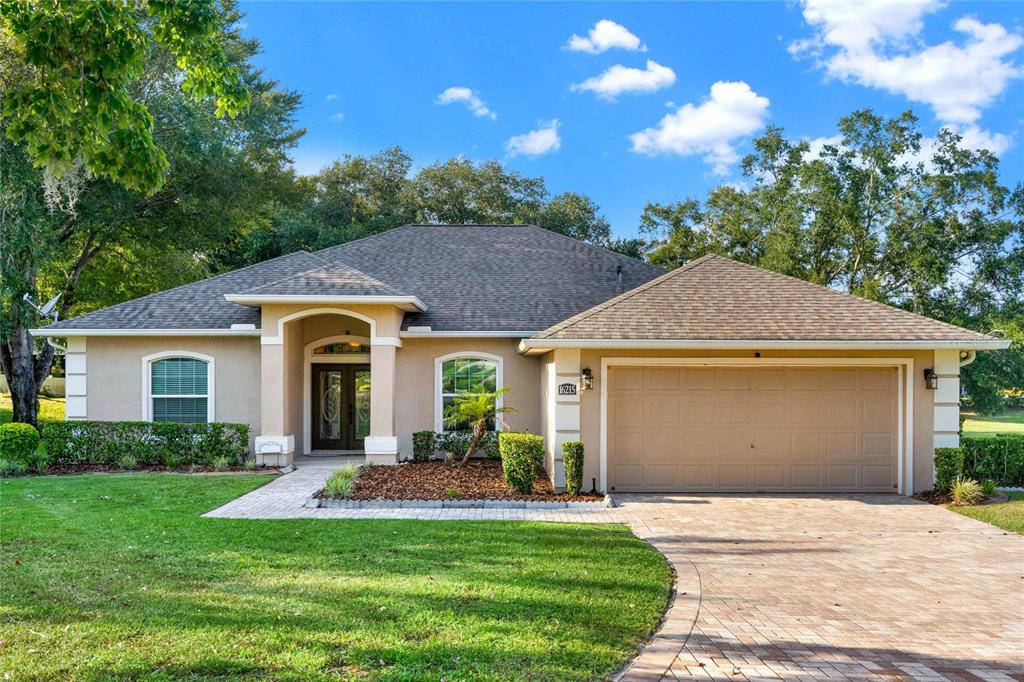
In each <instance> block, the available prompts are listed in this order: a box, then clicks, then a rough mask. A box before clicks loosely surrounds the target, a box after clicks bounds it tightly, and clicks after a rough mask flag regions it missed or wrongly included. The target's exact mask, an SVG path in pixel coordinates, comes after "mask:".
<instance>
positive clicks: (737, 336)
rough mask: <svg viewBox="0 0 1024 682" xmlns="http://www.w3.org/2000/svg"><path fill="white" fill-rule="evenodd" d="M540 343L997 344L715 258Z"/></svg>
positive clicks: (555, 330) (580, 318)
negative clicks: (590, 341) (779, 342)
mask: <svg viewBox="0 0 1024 682" xmlns="http://www.w3.org/2000/svg"><path fill="white" fill-rule="evenodd" d="M534 339H536V340H545V339H547V340H553V339H560V340H569V339H573V340H582V339H608V340H664V341H670V340H671V341H680V340H686V341H729V342H735V341H797V342H800V341H808V342H810V341H826V342H849V341H855V342H884V341H901V342H906V341H920V342H965V343H968V344H970V343H978V342H983V343H991V342H996V341H997V340H996V339H993V338H992V337H989V336H986V335H984V334H980V333H978V332H975V331H970V330H967V329H962V328H960V327H956V326H954V325H951V324H947V323H945V322H939V321H937V320H933V319H930V318H927V317H923V316H921V315H917V314H914V313H911V312H908V311H906V310H901V309H899V308H894V307H892V306H888V305H885V304H883V303H878V302H875V301H869V300H867V299H864V298H860V297H857V296H853V295H851V294H845V293H841V292H838V291H834V290H832V289H829V288H827V287H823V286H820V285H817V284H812V283H810V282H806V281H803V280H800V279H796V278H794V277H789V276H787V275H782V274H779V273H777V272H772V271H770V270H765V269H762V268H758V267H755V266H753V265H747V264H745V263H740V262H737V261H734V260H730V259H728V258H724V257H722V256H715V255H708V256H704V257H702V258H698V259H696V260H694V261H691V262H689V263H687V264H685V265H683V266H682V267H680V268H678V269H676V270H673V271H671V272H669V273H667V274H665V275H662V276H661V277H658V278H657V279H654V280H651V281H649V282H647V283H645V284H643V285H641V286H639V287H637V288H635V289H633V290H632V291H628V292H626V293H624V294H622V295H620V296H617V297H615V298H612V299H610V300H608V301H605V302H603V303H600V304H598V305H596V306H594V307H593V308H591V309H589V310H586V311H583V312H581V313H579V314H577V315H574V316H572V317H570V318H568V319H566V320H564V321H563V322H560V323H558V324H556V325H554V326H552V327H550V328H548V329H546V330H545V331H543V332H541V333H540V334H537V335H536V336H535V337H534Z"/></svg>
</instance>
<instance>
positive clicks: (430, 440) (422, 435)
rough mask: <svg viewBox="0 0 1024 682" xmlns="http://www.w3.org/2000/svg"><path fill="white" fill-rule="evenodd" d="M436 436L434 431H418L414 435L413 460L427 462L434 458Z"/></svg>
mask: <svg viewBox="0 0 1024 682" xmlns="http://www.w3.org/2000/svg"><path fill="white" fill-rule="evenodd" d="M434 441H435V436H434V432H433V431H417V432H416V433H414V434H412V459H413V461H414V462H426V461H427V460H429V459H431V458H432V457H433V456H434Z"/></svg>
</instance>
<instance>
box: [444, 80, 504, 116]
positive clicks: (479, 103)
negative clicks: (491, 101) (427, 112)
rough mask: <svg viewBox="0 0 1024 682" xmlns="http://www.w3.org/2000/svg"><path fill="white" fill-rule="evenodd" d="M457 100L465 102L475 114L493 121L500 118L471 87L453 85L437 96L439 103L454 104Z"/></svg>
mask: <svg viewBox="0 0 1024 682" xmlns="http://www.w3.org/2000/svg"><path fill="white" fill-rule="evenodd" d="M455 102H463V103H464V104H465V105H466V108H467V109H469V110H470V111H472V112H473V115H474V116H480V117H483V118H489V119H491V120H492V121H493V120H494V119H496V118H498V114H496V113H495V112H493V111H491V110H490V109H489V108H487V104H486V103H485V102H484V101H483V100H482V99H480V96H479V95H478V94H477V93H476V92H474V91H473V90H471V89H470V88H465V87H460V86H452V87H450V88H448V89H447V90H445V91H444V92H442V93H441V94H440V95H438V96H437V103H438V104H442V105H444V104H453V103H455Z"/></svg>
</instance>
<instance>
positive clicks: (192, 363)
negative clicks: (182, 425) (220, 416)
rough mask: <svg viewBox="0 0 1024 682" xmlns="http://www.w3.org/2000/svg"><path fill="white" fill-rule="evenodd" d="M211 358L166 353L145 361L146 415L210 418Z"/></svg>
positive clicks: (184, 419) (161, 418) (191, 419)
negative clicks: (146, 380) (146, 383)
mask: <svg viewBox="0 0 1024 682" xmlns="http://www.w3.org/2000/svg"><path fill="white" fill-rule="evenodd" d="M211 367H212V359H210V360H207V359H204V358H202V357H195V356H165V357H159V358H155V359H151V360H150V361H149V363H148V374H149V376H148V379H149V392H148V393H149V395H148V403H149V404H148V405H147V409H148V412H149V414H148V417H149V419H150V420H152V421H155V422H191V423H201V422H208V421H212V420H213V396H212V393H213V386H212V384H213V380H212V377H211Z"/></svg>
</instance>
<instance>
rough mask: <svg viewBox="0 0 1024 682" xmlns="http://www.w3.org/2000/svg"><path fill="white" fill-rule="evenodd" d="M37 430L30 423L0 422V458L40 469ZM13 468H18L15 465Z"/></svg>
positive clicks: (29, 467)
mask: <svg viewBox="0 0 1024 682" xmlns="http://www.w3.org/2000/svg"><path fill="white" fill-rule="evenodd" d="M38 450H39V432H38V431H37V430H36V427H34V426H32V425H31V424H22V423H20V422H14V423H11V424H0V459H4V460H7V461H9V462H19V463H20V464H23V465H24V466H25V468H28V469H40V468H41V466H42V464H43V462H42V461H41V459H40V456H39V452H38ZM13 468H18V467H17V465H15V466H14V467H13Z"/></svg>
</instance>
